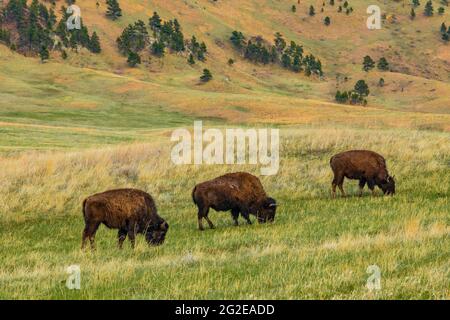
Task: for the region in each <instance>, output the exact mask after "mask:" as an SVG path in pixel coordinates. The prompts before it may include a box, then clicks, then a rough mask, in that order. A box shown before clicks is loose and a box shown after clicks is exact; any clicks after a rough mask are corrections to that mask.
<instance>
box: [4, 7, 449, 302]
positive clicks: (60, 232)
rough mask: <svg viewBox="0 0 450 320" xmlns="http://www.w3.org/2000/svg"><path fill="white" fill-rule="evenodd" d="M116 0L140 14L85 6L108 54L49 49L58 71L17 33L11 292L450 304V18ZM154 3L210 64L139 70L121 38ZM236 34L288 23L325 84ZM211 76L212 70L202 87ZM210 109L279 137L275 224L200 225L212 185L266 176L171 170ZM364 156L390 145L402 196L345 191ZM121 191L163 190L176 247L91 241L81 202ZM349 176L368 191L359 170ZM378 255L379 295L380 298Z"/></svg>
mask: <svg viewBox="0 0 450 320" xmlns="http://www.w3.org/2000/svg"><path fill="white" fill-rule="evenodd" d="M56 2H57V6H58V7H59V6H60V5H61V4H62V3H63V1H56ZM119 2H120V4H121V7H122V10H123V17H122V18H120V19H118V20H117V21H111V20H109V19H107V18H106V17H105V16H104V12H105V10H106V6H105V4H104V2H103V1H100V7H99V8H97V7H96V5H95V1H87V0H77V5H79V6H80V8H81V11H82V17H83V21H84V23H85V24H86V25H87V26H88V27H89V30H91V31H96V32H97V33H98V34H99V37H100V42H101V45H102V52H101V53H100V54H99V55H94V54H91V53H89V52H88V51H87V50H85V49H81V50H79V52H78V53H75V52H71V51H70V50H69V51H68V55H69V57H68V59H67V60H63V59H62V58H61V57H60V55H59V53H56V52H52V53H51V59H50V60H49V61H48V62H46V63H41V62H40V60H39V59H38V58H37V57H24V56H22V55H20V54H18V53H15V52H13V51H11V50H10V49H9V48H7V47H6V46H4V45H2V44H0V167H2V168H3V169H2V170H1V171H0V180H1V181H2V184H1V185H0V229H1V230H2V232H1V233H0V243H1V244H2V248H3V250H2V252H3V253H2V259H0V260H1V261H0V287H1V288H2V290H0V298H19V297H23V298H30V299H33V298H64V299H66V298H125V299H140V298H151V299H158V298H166V299H177V298H188V299H189V298H218V299H222V298H243V299H245V298H255V299H256V298H275V299H276V298H287V299H299V298H350V299H353V298H369V299H372V298H373V299H377V298H387V299H393V298H406V299H417V298H425V299H431V298H435V299H436V298H437V299H448V298H449V297H450V292H449V287H450V282H449V279H450V277H449V270H450V265H449V261H450V259H449V258H450V256H449V252H450V241H449V236H450V227H449V222H450V220H449V217H450V212H449V209H448V208H449V197H450V189H449V185H450V170H449V168H450V149H449V147H450V146H449V143H448V141H449V139H450V133H449V132H450V63H449V61H450V50H448V48H449V45H450V44H445V43H443V42H442V41H441V40H440V36H439V28H440V25H441V23H442V22H446V24H447V25H450V14H449V13H448V12H446V13H445V14H444V15H442V16H441V15H438V14H437V13H435V15H434V16H433V17H430V18H428V17H424V16H423V15H422V11H423V3H422V6H421V7H419V8H418V9H416V12H417V17H416V19H415V20H414V21H411V20H410V19H409V16H408V15H409V11H410V6H409V5H408V1H375V2H374V4H375V3H376V4H378V5H379V6H380V7H381V8H382V11H383V12H384V13H386V14H387V15H388V16H389V17H390V18H389V19H391V17H392V15H395V16H396V17H397V22H396V23H390V22H389V21H385V22H384V23H383V28H382V29H381V30H372V31H370V30H368V29H367V27H366V18H367V16H368V15H367V14H366V8H367V2H366V1H362V0H350V1H349V3H350V6H352V7H353V9H354V10H353V13H351V14H350V15H348V16H347V15H346V14H345V13H338V12H337V6H338V5H339V4H341V2H339V1H335V2H336V4H335V5H334V7H332V6H330V5H329V4H328V2H329V1H325V2H326V6H325V7H324V12H323V13H321V12H320V8H321V7H322V2H323V1H304V0H302V1H301V4H300V5H298V4H297V1H285V0H279V1H278V0H263V1H260V0H241V1H225V0H218V1H208V0H197V1H190V0H183V1H181V0H180V1H179V0H172V1H167V0H161V1H154V0H151V1H141V0H129V1H120V0H119ZM421 2H423V1H421ZM438 3H439V1H434V4H435V11H436V9H437V7H438V6H439V5H438ZM293 4H296V6H297V11H296V13H293V12H292V11H291V6H292V5H293ZM311 4H313V5H314V6H315V8H316V15H315V16H314V17H310V16H308V14H307V13H308V8H309V6H310V5H311ZM446 10H447V11H448V10H450V8H446ZM153 11H157V12H158V13H159V14H160V16H161V17H162V18H163V19H165V20H167V19H172V18H177V19H178V20H179V21H180V23H181V25H182V28H183V32H184V33H185V35H186V36H188V37H190V36H191V35H194V34H195V35H196V37H197V38H198V39H199V40H201V41H205V42H206V44H207V47H208V56H207V60H206V62H204V63H202V62H197V63H196V64H195V65H194V66H189V65H188V64H187V62H186V59H187V57H186V56H185V55H183V54H180V55H175V54H167V55H166V56H165V57H164V58H156V57H154V56H152V55H150V54H148V53H145V54H143V57H142V58H143V63H142V64H141V65H139V66H138V67H137V68H129V67H128V65H127V63H126V58H125V57H123V56H121V55H120V53H119V52H118V50H117V47H116V43H115V40H116V38H117V36H119V35H120V33H121V31H122V29H123V28H124V27H126V26H127V25H128V24H129V23H132V22H134V21H136V20H137V19H142V20H144V21H145V22H147V21H148V18H149V17H150V15H151V14H152V13H153ZM325 16H329V17H330V18H331V25H330V26H328V27H327V26H325V25H324V24H323V19H324V17H325ZM233 30H240V31H242V32H243V33H244V34H245V35H248V36H253V35H254V36H256V35H260V36H263V37H264V38H265V39H266V40H269V41H272V39H273V36H274V33H275V32H277V31H279V32H281V33H282V34H283V35H284V37H285V39H289V40H295V41H296V42H297V43H299V44H302V45H304V47H305V51H306V52H308V53H313V54H314V55H315V56H317V57H319V58H320V59H321V61H322V64H323V70H324V72H325V76H324V78H323V79H318V78H317V77H306V76H305V75H304V74H303V73H301V74H296V73H293V72H291V71H287V70H285V69H283V68H281V67H279V66H275V65H268V66H263V65H255V64H253V63H250V62H248V61H246V60H244V59H242V58H241V57H239V56H238V54H237V52H236V51H235V50H234V49H233V48H232V46H231V43H230V42H229V41H228V39H229V37H230V34H231V32H232V31H233ZM365 55H370V56H372V58H374V59H375V60H378V58H380V57H381V56H385V57H386V58H387V59H388V61H389V62H390V65H391V67H392V68H393V71H392V72H380V71H378V70H376V69H374V70H372V71H370V72H369V73H366V72H364V71H362V59H363V57H364V56H365ZM229 58H233V59H234V60H235V64H234V65H233V66H229V65H228V64H227V61H228V59H229ZM203 68H208V69H210V70H211V71H212V73H213V76H214V78H213V80H212V81H210V82H208V83H205V84H200V83H199V80H198V79H199V76H200V74H201V72H202V69H203ZM345 77H347V78H348V80H347V81H345V80H344V78H345ZM380 77H383V78H384V79H385V86H384V87H378V86H377V83H378V80H379V78H380ZM359 79H365V80H366V81H367V83H368V84H369V86H370V90H371V94H370V95H369V97H368V100H369V104H368V106H367V107H362V106H350V105H342V104H337V103H335V101H334V94H335V92H336V90H338V89H340V90H343V89H351V88H352V87H353V85H354V83H355V82H356V81H357V80H359ZM194 120H203V121H204V123H205V125H207V126H212V127H218V128H226V127H240V126H242V127H278V128H280V129H281V135H282V137H281V150H280V155H281V163H280V172H279V173H278V174H277V175H276V176H272V177H262V182H263V185H264V187H265V189H266V191H267V192H268V193H269V194H270V195H273V196H274V197H275V198H276V199H277V200H278V202H279V203H280V207H279V211H278V213H277V217H276V222H275V223H274V224H273V225H252V226H247V225H244V224H241V226H240V227H238V228H235V227H233V226H232V221H231V218H230V216H229V215H228V214H226V213H215V212H213V213H212V214H211V218H212V220H213V221H214V222H217V223H216V224H217V226H218V228H217V229H216V230H213V231H210V230H208V231H205V232H203V233H201V232H199V231H197V230H196V208H195V207H194V205H193V204H192V200H191V198H190V192H191V189H192V187H193V186H194V185H195V183H198V182H200V181H203V180H205V179H209V178H212V177H215V176H217V175H219V174H223V173H225V172H230V171H238V170H245V171H249V172H252V173H254V174H256V175H259V170H258V168H257V167H254V166H248V165H244V166H194V165H192V166H175V165H173V164H172V163H171V162H170V160H169V153H170V148H171V143H170V141H169V137H170V134H171V132H172V131H173V130H174V129H175V128H178V127H186V128H191V127H192V125H193V122H194ZM358 148H360V149H363V148H364V149H372V150H375V151H377V152H379V153H381V154H383V155H384V156H385V157H386V159H387V161H388V168H389V170H390V171H391V172H392V173H393V174H394V175H395V176H396V179H397V181H398V186H397V190H398V192H397V194H396V195H395V196H394V197H382V196H381V195H380V194H378V195H377V196H375V197H371V196H369V194H368V192H367V191H366V194H365V195H364V196H363V197H362V198H357V197H354V196H350V197H347V198H339V199H336V200H332V199H330V196H329V191H330V184H331V180H332V173H331V170H330V168H329V164H328V161H329V158H330V157H331V156H332V155H333V154H335V153H337V152H340V151H343V150H346V149H358ZM116 187H136V188H140V189H143V190H146V191H148V192H149V193H151V194H152V195H153V196H154V197H155V200H156V202H157V206H158V209H159V211H160V214H161V215H162V216H163V217H164V218H166V219H167V221H168V222H169V224H170V226H171V227H170V231H169V234H168V239H167V242H166V243H165V244H164V245H163V246H162V247H158V248H148V247H147V246H146V245H145V244H144V240H143V239H142V238H141V237H139V238H138V241H137V248H136V250H135V251H134V252H132V251H131V250H130V249H129V248H128V245H127V246H126V247H125V248H124V250H123V251H119V250H118V249H116V247H115V237H116V232H114V231H111V230H107V229H106V228H104V227H101V228H100V230H99V232H98V235H97V243H98V251H97V252H96V253H89V252H81V251H80V250H79V246H80V241H81V230H82V228H83V221H82V217H81V208H80V206H81V201H82V200H83V199H84V198H85V197H86V196H87V195H89V194H91V193H94V192H98V191H102V190H106V189H111V188H116ZM345 187H346V189H347V190H348V191H349V193H350V194H351V195H353V194H356V191H357V183H356V182H346V185H345ZM72 264H79V265H80V266H81V270H82V289H81V290H80V291H70V290H67V289H66V287H65V279H66V278H67V274H66V273H65V268H66V267H67V266H69V265H72ZM373 264H376V265H378V266H379V267H380V268H381V271H382V290H381V291H379V292H372V293H371V292H369V291H368V290H367V289H366V287H365V284H366V280H367V277H368V274H367V273H366V269H367V267H368V266H369V265H373Z"/></svg>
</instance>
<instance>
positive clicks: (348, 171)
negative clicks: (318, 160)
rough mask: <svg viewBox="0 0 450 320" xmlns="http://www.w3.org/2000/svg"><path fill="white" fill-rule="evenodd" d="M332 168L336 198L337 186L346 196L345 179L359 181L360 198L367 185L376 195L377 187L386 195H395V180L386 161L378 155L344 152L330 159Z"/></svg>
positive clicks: (355, 151)
mask: <svg viewBox="0 0 450 320" xmlns="http://www.w3.org/2000/svg"><path fill="white" fill-rule="evenodd" d="M330 166H331V169H333V173H334V179H333V183H332V194H333V197H335V196H336V186H338V187H339V189H340V190H341V193H342V195H344V196H345V192H344V188H343V184H344V177H345V178H348V179H355V180H359V196H361V195H362V190H363V188H364V186H365V184H366V183H367V185H368V186H369V189H370V190H372V193H374V187H375V185H377V186H378V187H379V188H380V189H381V190H383V193H384V194H390V195H393V194H394V193H395V181H394V178H393V177H391V176H390V175H389V173H388V171H387V169H386V161H385V160H384V158H383V157H382V156H381V155H379V154H378V153H375V152H373V151H368V150H351V151H346V152H342V153H339V154H337V155H335V156H333V157H332V158H331V159H330Z"/></svg>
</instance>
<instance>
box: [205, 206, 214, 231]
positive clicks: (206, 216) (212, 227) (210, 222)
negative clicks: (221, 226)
mask: <svg viewBox="0 0 450 320" xmlns="http://www.w3.org/2000/svg"><path fill="white" fill-rule="evenodd" d="M208 211H209V209H208V210H207V211H206V215H205V219H206V222H208V225H209V227H210V228H211V229H214V228H215V227H214V224H213V223H212V221H211V220H209V218H208Z"/></svg>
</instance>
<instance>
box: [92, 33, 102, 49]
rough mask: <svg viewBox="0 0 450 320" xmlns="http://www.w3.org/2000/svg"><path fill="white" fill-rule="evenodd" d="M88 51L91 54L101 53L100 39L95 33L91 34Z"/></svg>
mask: <svg viewBox="0 0 450 320" xmlns="http://www.w3.org/2000/svg"><path fill="white" fill-rule="evenodd" d="M89 51H91V52H92V53H100V52H101V51H102V49H101V47H100V39H99V38H98V35H97V32H95V31H94V32H93V33H92V37H91V39H90V41H89Z"/></svg>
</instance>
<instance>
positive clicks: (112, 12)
mask: <svg viewBox="0 0 450 320" xmlns="http://www.w3.org/2000/svg"><path fill="white" fill-rule="evenodd" d="M97 5H98V2H97ZM106 6H107V7H106V16H107V17H108V18H110V19H112V20H117V19H119V18H120V17H121V16H122V9H121V8H120V5H119V2H118V1H117V0H106Z"/></svg>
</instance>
